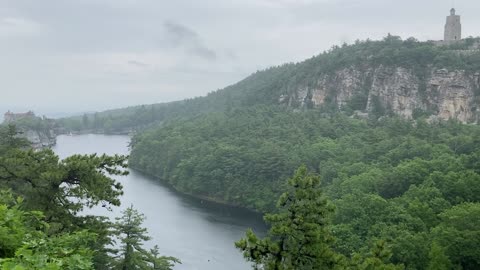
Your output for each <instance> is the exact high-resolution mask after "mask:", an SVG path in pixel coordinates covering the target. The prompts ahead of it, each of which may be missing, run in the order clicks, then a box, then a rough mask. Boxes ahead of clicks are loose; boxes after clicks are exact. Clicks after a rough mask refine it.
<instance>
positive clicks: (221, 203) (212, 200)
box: [128, 165, 265, 217]
mask: <svg viewBox="0 0 480 270" xmlns="http://www.w3.org/2000/svg"><path fill="white" fill-rule="evenodd" d="M128 168H129V169H131V170H133V171H135V172H137V173H140V174H143V175H145V176H148V177H150V178H152V179H154V180H156V181H157V182H160V184H162V185H165V186H166V187H168V188H170V189H172V190H173V191H175V192H177V193H178V194H180V195H182V196H186V197H189V198H192V199H195V200H200V201H202V200H203V201H206V202H208V203H211V204H216V205H218V206H226V207H231V208H236V209H240V210H244V211H248V212H251V213H253V214H257V215H261V216H262V217H263V215H265V213H263V212H259V211H258V210H255V209H251V208H248V207H244V206H241V205H238V204H232V203H229V202H226V201H223V200H218V199H215V198H212V197H208V196H202V195H196V194H192V193H188V192H184V191H181V190H179V189H177V188H176V187H175V186H174V185H172V184H170V183H168V182H167V181H165V180H162V179H161V178H160V177H158V176H155V175H153V174H150V173H148V172H145V171H143V170H141V169H138V168H135V167H131V166H130V165H129V167H128Z"/></svg>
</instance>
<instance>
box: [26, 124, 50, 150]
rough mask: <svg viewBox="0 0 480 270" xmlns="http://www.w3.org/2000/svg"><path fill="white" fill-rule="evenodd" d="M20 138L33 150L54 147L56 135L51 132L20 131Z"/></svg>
mask: <svg viewBox="0 0 480 270" xmlns="http://www.w3.org/2000/svg"><path fill="white" fill-rule="evenodd" d="M20 136H21V137H23V138H25V139H27V140H28V141H30V142H31V144H32V147H33V148H34V149H42V148H48V147H51V146H54V145H55V143H56V134H55V132H54V131H53V130H48V131H36V130H31V129H27V130H22V131H21V133H20Z"/></svg>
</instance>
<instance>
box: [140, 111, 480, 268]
mask: <svg viewBox="0 0 480 270" xmlns="http://www.w3.org/2000/svg"><path fill="white" fill-rule="evenodd" d="M479 160H480V127H478V126H475V125H464V124H461V123H458V122H455V121H449V122H440V123H436V124H428V123H427V122H426V121H424V120H418V121H413V120H403V119H401V118H383V119H380V120H376V119H371V120H369V121H367V120H357V119H352V118H349V117H346V116H345V115H343V114H335V115H332V116H328V117H325V116H322V114H321V113H320V112H318V111H307V112H301V113H299V112H294V111H285V110H284V108H278V107H268V106H260V107H254V108H247V109H235V110H232V111H230V112H225V113H211V114H207V115H203V116H199V117H196V118H194V119H191V120H176V121H171V122H169V123H166V124H164V125H163V126H162V127H161V128H158V129H152V130H149V131H146V132H144V133H142V134H139V135H137V136H135V137H134V138H133V141H132V153H131V157H130V165H131V166H132V167H133V168H135V169H138V170H140V171H143V172H146V173H148V174H151V175H154V176H156V177H158V178H160V179H161V180H162V181H165V182H168V183H170V184H171V185H172V186H173V187H175V188H176V189H178V190H180V191H182V192H185V193H189V194H193V195H195V196H201V197H205V198H210V199H212V200H215V201H221V202H225V203H229V204H235V205H240V206H244V207H248V208H251V209H256V210H259V211H267V210H271V209H273V207H274V203H275V200H276V198H277V197H278V195H279V194H280V193H281V192H283V191H285V190H286V189H287V187H286V186H285V179H287V178H288V177H289V176H290V175H291V174H292V173H293V172H294V171H295V170H296V168H298V167H299V166H300V165H301V164H305V165H307V167H308V168H309V169H310V170H313V171H314V172H317V173H318V174H319V175H320V176H321V181H322V186H323V187H324V189H325V190H326V195H327V196H328V197H329V198H330V199H331V200H332V201H333V204H334V205H335V207H336V214H335V218H334V227H333V229H332V231H333V233H334V235H335V236H336V237H337V238H338V239H339V241H338V242H337V246H336V249H338V250H339V251H341V252H342V253H343V254H345V255H349V254H352V253H353V252H355V251H358V250H362V249H367V247H368V246H369V245H370V244H371V243H372V241H374V240H375V239H385V240H387V241H388V242H389V243H390V244H391V245H392V248H393V254H394V255H393V258H392V261H393V262H394V263H403V264H404V265H406V266H407V269H425V268H426V264H427V261H428V260H427V259H426V258H428V256H429V252H430V248H431V246H432V245H433V243H435V245H437V244H438V245H440V247H441V250H440V251H441V252H444V253H445V254H446V255H448V257H449V258H450V260H451V262H452V263H453V264H456V265H457V264H458V265H462V267H463V269H476V268H478V267H480V253H478V249H477V248H475V247H478V246H480V242H479V241H480V230H478V228H476V226H473V224H479V222H480V220H479V215H478V211H480V196H479V194H480V163H479Z"/></svg>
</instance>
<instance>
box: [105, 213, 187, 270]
mask: <svg viewBox="0 0 480 270" xmlns="http://www.w3.org/2000/svg"><path fill="white" fill-rule="evenodd" d="M116 220H117V222H116V223H115V227H114V228H115V235H116V236H117V237H118V238H119V241H120V243H121V249H120V251H119V255H118V257H119V260H118V262H117V265H116V267H115V269H120V270H134V269H140V270H143V269H161V270H171V269H172V267H173V266H174V264H175V263H180V261H179V260H178V259H177V258H174V257H164V256H159V251H158V246H155V247H154V248H153V249H152V250H150V251H147V250H145V249H144V248H143V243H144V242H145V241H148V240H150V239H151V238H150V237H149V236H148V235H147V229H145V228H142V223H143V221H144V220H145V216H144V215H143V214H140V213H139V212H138V211H137V210H135V209H133V206H130V207H129V208H127V209H126V210H125V211H123V215H122V216H121V217H119V218H116Z"/></svg>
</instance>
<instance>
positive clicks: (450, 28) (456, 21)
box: [444, 8, 462, 41]
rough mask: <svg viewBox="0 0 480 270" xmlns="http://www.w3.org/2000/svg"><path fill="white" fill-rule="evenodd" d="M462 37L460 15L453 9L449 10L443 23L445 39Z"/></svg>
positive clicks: (454, 39) (451, 39)
mask: <svg viewBox="0 0 480 270" xmlns="http://www.w3.org/2000/svg"><path fill="white" fill-rule="evenodd" d="M461 39H462V24H461V23H460V15H456V14H455V9H454V8H452V9H451V10H450V16H447V23H446V24H445V37H444V40H445V41H457V40H461Z"/></svg>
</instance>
